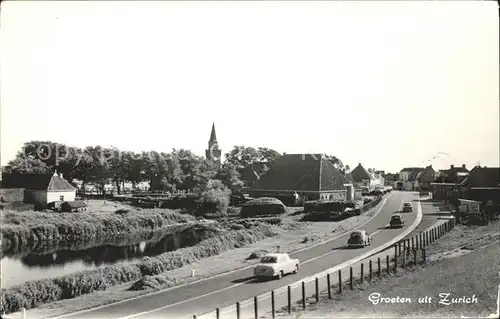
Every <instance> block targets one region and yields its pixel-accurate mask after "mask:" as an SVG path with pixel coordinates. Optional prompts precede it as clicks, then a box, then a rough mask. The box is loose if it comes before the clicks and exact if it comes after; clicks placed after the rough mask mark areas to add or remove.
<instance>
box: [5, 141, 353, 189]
mask: <svg viewBox="0 0 500 319" xmlns="http://www.w3.org/2000/svg"><path fill="white" fill-rule="evenodd" d="M281 155H282V154H281V153H279V152H278V151H276V150H273V149H270V148H266V147H257V148H254V147H248V146H234V147H233V148H232V149H231V150H230V152H228V153H226V154H225V160H224V162H223V163H222V164H221V165H219V164H217V163H214V162H212V161H210V160H207V159H206V158H204V157H201V156H198V155H196V154H194V153H193V152H192V151H190V150H186V149H173V150H172V151H171V152H157V151H143V152H132V151H124V150H120V149H118V148H116V147H102V146H99V145H98V146H87V147H85V148H78V147H69V146H66V145H64V144H62V143H57V142H51V141H30V142H26V143H24V145H23V147H22V149H21V150H20V151H19V152H18V153H17V155H16V157H15V158H14V159H13V160H11V161H10V162H9V163H8V164H7V165H6V166H5V167H3V168H2V172H3V173H8V174H33V173H35V174H49V173H53V172H54V171H55V170H57V172H58V173H62V174H63V175H64V177H65V178H66V179H67V180H69V181H70V182H73V181H74V180H79V181H81V182H82V183H83V184H84V185H85V184H93V185H95V186H96V187H97V189H98V190H99V191H100V192H102V193H104V192H105V189H104V186H105V185H106V184H107V183H109V182H112V183H113V184H114V185H115V186H116V189H117V191H118V193H120V192H121V190H122V187H123V185H124V183H125V182H130V183H131V184H132V185H133V188H135V186H136V185H137V184H138V183H140V182H145V181H147V182H149V185H150V190H151V191H159V190H161V191H176V190H188V189H191V190H192V189H202V188H204V187H205V186H206V185H208V183H209V182H210V181H211V180H220V181H221V182H222V184H223V185H225V186H226V187H227V188H229V189H230V190H232V191H235V190H240V189H241V188H242V187H244V186H250V185H251V183H252V182H253V181H254V180H255V178H259V177H260V176H262V175H263V174H265V173H266V172H267V171H268V170H269V169H270V167H271V166H272V164H273V163H274V162H275V161H276V159H278V158H279V157H280V156H281ZM328 158H329V159H330V161H331V162H332V163H333V164H334V165H335V166H336V167H337V168H339V169H341V170H343V169H344V165H343V164H342V162H341V161H340V160H339V159H338V158H337V157H335V156H328ZM257 163H259V164H261V165H260V166H259V170H257V171H255V170H253V167H254V165H255V164H257ZM248 171H250V172H253V173H254V174H256V175H257V176H251V175H252V174H250V175H249V174H245V172H248Z"/></svg>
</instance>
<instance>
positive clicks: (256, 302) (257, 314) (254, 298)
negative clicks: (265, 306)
mask: <svg viewBox="0 0 500 319" xmlns="http://www.w3.org/2000/svg"><path fill="white" fill-rule="evenodd" d="M253 310H254V314H255V319H259V304H258V300H257V296H255V297H253Z"/></svg>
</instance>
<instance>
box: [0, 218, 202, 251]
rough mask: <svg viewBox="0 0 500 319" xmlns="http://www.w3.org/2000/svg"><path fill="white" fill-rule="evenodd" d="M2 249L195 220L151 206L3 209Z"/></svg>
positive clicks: (97, 237)
mask: <svg viewBox="0 0 500 319" xmlns="http://www.w3.org/2000/svg"><path fill="white" fill-rule="evenodd" d="M1 215H2V216H1V217H2V225H0V233H1V234H2V250H3V251H4V252H6V251H9V252H10V251H22V250H26V248H27V247H28V248H29V247H30V246H34V245H37V246H49V247H50V246H53V247H55V246H57V245H58V243H61V242H66V243H74V242H78V243H85V242H93V241H101V240H104V239H106V238H112V237H115V236H117V235H120V234H131V233H136V232H141V231H154V230H158V229H161V228H162V227H165V226H168V225H172V224H177V223H186V222H189V221H195V220H196V219H195V218H194V217H193V216H189V215H185V214H181V213H180V212H176V211H171V210H165V209H152V210H143V211H140V212H139V211H131V212H129V213H128V214H126V215H124V216H120V215H119V214H112V213H42V212H34V211H28V212H13V211H2V212H1Z"/></svg>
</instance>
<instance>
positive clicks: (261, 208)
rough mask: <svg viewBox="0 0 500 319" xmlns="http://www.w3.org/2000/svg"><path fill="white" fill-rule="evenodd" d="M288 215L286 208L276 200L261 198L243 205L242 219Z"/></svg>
mask: <svg viewBox="0 0 500 319" xmlns="http://www.w3.org/2000/svg"><path fill="white" fill-rule="evenodd" d="M285 213H286V206H285V205H284V204H283V203H282V202H281V201H280V200H279V199H276V198H272V197H261V198H256V199H252V200H250V201H248V202H246V203H243V204H241V211H240V217H243V218H246V217H255V216H264V215H280V214H285Z"/></svg>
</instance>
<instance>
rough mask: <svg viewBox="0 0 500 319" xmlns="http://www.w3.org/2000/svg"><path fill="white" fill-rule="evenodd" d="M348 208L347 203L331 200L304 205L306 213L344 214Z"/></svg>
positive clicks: (309, 202)
mask: <svg viewBox="0 0 500 319" xmlns="http://www.w3.org/2000/svg"><path fill="white" fill-rule="evenodd" d="M346 207H347V204H346V202H343V201H331V200H315V201H308V202H305V203H304V213H306V214H307V213H310V212H343V211H344V210H345V209H346Z"/></svg>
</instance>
